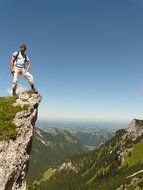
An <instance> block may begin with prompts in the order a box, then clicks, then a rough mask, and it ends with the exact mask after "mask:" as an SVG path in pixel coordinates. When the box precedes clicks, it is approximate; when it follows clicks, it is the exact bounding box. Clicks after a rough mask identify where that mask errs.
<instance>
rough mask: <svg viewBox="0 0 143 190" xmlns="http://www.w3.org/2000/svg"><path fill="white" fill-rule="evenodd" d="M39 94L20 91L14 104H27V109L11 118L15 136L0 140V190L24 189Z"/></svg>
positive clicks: (39, 99)
mask: <svg viewBox="0 0 143 190" xmlns="http://www.w3.org/2000/svg"><path fill="white" fill-rule="evenodd" d="M40 101H41V96H40V95H39V94H32V93H28V92H26V91H25V92H22V93H20V94H19V95H18V98H17V99H16V102H15V103H14V105H15V106H16V105H20V106H24V105H27V106H28V108H27V110H23V111H21V112H18V113H17V114H16V116H15V118H14V120H13V122H14V124H15V126H16V130H17V137H16V139H15V140H9V141H1V142H0V190H25V189H26V181H25V177H26V173H27V169H28V163H29V157H30V152H31V143H32V137H33V132H34V126H35V121H36V119H37V112H38V105H39V103H40Z"/></svg>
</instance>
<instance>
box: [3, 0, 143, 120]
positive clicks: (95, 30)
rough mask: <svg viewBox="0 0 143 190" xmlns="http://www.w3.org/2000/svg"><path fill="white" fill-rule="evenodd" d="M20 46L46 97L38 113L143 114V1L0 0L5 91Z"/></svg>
mask: <svg viewBox="0 0 143 190" xmlns="http://www.w3.org/2000/svg"><path fill="white" fill-rule="evenodd" d="M20 43H25V44H27V46H28V49H27V55H28V56H29V58H30V60H31V62H32V68H31V73H32V74H33V76H34V78H35V84H36V87H37V89H38V90H39V91H40V93H41V94H42V96H43V100H42V103H41V106H40V110H39V117H40V118H47V119H49V118H83V119H87V118H92V119H105V120H106V119H109V120H110V119H111V120H112V119H113V120H116V119H119V120H120V119H121V120H123V119H127V120H131V119H133V118H135V117H136V118H143V1H142V0H108V1H107V0H60V1H59V0H40V1H38V0H29V1H28V0H25V1H20V0H1V1H0V63H1V64H0V95H1V96H5V95H7V91H8V88H10V87H11V81H12V76H11V74H10V72H9V59H10V57H11V55H12V53H13V52H14V51H16V50H18V46H19V44H20ZM19 82H20V84H22V85H26V86H27V87H28V84H27V82H26V81H25V80H23V79H22V78H20V81H19Z"/></svg>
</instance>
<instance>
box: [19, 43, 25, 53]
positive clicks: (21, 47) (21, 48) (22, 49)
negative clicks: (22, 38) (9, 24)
mask: <svg viewBox="0 0 143 190" xmlns="http://www.w3.org/2000/svg"><path fill="white" fill-rule="evenodd" d="M20 51H21V52H23V53H24V52H25V51H26V45H25V44H21V45H20Z"/></svg>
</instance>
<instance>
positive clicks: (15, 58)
mask: <svg viewBox="0 0 143 190" xmlns="http://www.w3.org/2000/svg"><path fill="white" fill-rule="evenodd" d="M25 51H26V45H25V44H22V45H20V51H19V52H14V53H13V55H12V58H11V60H10V71H11V73H12V75H13V83H12V95H13V96H16V88H17V83H18V76H19V75H20V74H21V75H22V76H24V77H25V78H26V79H27V80H28V82H29V84H30V86H31V90H32V91H33V93H36V94H37V93H38V92H37V91H36V89H35V87H34V81H33V76H32V75H31V74H30V73H29V69H30V67H31V63H30V61H29V58H28V56H27V55H26V54H25Z"/></svg>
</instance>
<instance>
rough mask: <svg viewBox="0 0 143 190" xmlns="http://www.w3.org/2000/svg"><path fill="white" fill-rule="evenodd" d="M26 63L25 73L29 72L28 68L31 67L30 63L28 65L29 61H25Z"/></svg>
mask: <svg viewBox="0 0 143 190" xmlns="http://www.w3.org/2000/svg"><path fill="white" fill-rule="evenodd" d="M26 63H27V68H26V71H29V70H30V67H31V63H30V61H27V62H26Z"/></svg>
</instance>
